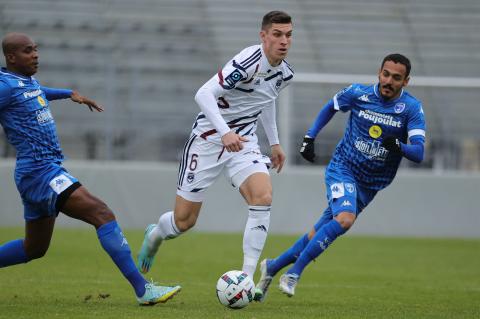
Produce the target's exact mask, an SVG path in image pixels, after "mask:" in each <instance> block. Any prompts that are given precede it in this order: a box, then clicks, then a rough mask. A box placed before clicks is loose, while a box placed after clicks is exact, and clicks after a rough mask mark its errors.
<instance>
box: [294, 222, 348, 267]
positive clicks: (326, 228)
mask: <svg viewBox="0 0 480 319" xmlns="http://www.w3.org/2000/svg"><path fill="white" fill-rule="evenodd" d="M345 232H346V230H345V229H343V228H342V226H340V223H339V222H337V221H336V220H335V219H332V220H331V221H330V222H328V223H326V224H324V225H323V226H322V227H321V228H320V229H319V230H318V231H317V233H316V234H315V236H313V238H312V240H310V242H309V243H308V244H307V247H305V249H304V250H303V251H302V253H301V254H300V257H298V258H297V261H296V262H295V264H294V265H293V266H292V267H291V268H290V269H289V270H287V274H296V275H298V276H300V275H301V274H302V272H303V270H304V269H305V267H306V266H307V265H308V264H309V263H310V262H311V261H312V260H313V259H315V258H317V257H318V256H319V255H320V254H321V253H323V252H324V251H325V249H327V248H328V246H330V245H331V244H332V243H333V241H334V240H335V239H337V237H338V236H340V235H342V234H344V233H345Z"/></svg>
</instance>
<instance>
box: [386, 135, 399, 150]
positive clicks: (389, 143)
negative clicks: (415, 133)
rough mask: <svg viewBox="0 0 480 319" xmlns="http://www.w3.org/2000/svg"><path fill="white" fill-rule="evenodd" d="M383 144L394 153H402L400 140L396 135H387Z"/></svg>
mask: <svg viewBox="0 0 480 319" xmlns="http://www.w3.org/2000/svg"><path fill="white" fill-rule="evenodd" d="M382 146H383V147H384V148H385V149H386V150H388V151H389V152H392V153H401V151H402V149H401V146H400V141H399V140H398V138H396V137H394V136H386V137H385V138H384V139H383V141H382Z"/></svg>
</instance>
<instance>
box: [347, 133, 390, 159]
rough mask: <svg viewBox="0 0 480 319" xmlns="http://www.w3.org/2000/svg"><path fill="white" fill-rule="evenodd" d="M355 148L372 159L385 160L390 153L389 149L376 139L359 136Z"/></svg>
mask: <svg viewBox="0 0 480 319" xmlns="http://www.w3.org/2000/svg"><path fill="white" fill-rule="evenodd" d="M355 148H356V149H357V150H358V151H360V152H361V153H362V154H364V155H366V156H367V157H368V158H370V159H376V160H381V161H384V160H385V159H386V158H387V155H388V151H387V150H386V149H385V148H384V147H382V146H381V143H380V142H379V141H376V140H373V141H372V140H369V141H367V140H363V139H362V138H361V137H358V138H357V140H356V141H355Z"/></svg>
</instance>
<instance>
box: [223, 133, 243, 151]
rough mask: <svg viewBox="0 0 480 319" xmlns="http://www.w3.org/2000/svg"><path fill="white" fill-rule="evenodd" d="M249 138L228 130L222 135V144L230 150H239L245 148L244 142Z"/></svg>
mask: <svg viewBox="0 0 480 319" xmlns="http://www.w3.org/2000/svg"><path fill="white" fill-rule="evenodd" d="M247 141H248V139H247V138H245V137H243V136H240V135H238V134H237V133H235V132H232V131H230V132H228V133H227V134H225V135H223V136H222V144H223V146H225V149H226V150H227V151H228V152H238V151H240V150H242V149H243V145H242V143H243V142H247Z"/></svg>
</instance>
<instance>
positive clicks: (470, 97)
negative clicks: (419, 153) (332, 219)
mask: <svg viewBox="0 0 480 319" xmlns="http://www.w3.org/2000/svg"><path fill="white" fill-rule="evenodd" d="M270 10H284V11H286V12H288V13H289V14H291V15H292V17H293V20H294V37H293V45H292V49H291V51H290V53H289V56H288V58H287V60H288V62H289V63H290V64H292V66H293V68H294V69H295V72H296V82H295V83H294V84H292V85H291V86H290V87H289V88H288V90H286V92H283V93H282V96H281V97H280V99H279V102H278V108H277V113H278V123H279V125H278V126H279V130H280V136H281V142H282V144H283V146H284V148H285V149H286V150H287V152H288V155H289V159H288V164H289V167H288V168H287V169H286V177H283V178H284V180H282V183H283V184H281V185H282V186H283V185H285V184H287V183H290V184H295V183H297V182H296V181H299V182H298V183H300V182H302V183H303V182H304V180H303V179H300V180H298V179H297V178H299V177H298V175H295V174H294V173H292V172H297V171H298V170H300V171H301V172H303V173H301V174H300V175H302V174H303V175H302V176H304V177H301V178H309V176H311V175H312V174H315V181H318V185H322V184H323V181H322V180H321V178H319V177H318V174H319V173H318V172H320V170H319V169H312V167H311V166H310V164H308V163H307V162H305V161H303V160H302V159H301V158H300V156H299V154H298V148H299V146H300V143H301V141H302V137H303V135H304V133H305V131H306V129H307V128H308V127H309V125H310V124H311V123H312V121H313V120H314V118H315V116H316V115H317V112H318V110H319V109H320V107H321V106H322V105H323V104H324V103H325V102H326V101H327V100H328V99H329V98H331V97H332V96H333V94H335V93H336V92H337V91H338V90H340V89H341V88H343V87H345V86H347V85H349V84H350V83H352V82H361V83H373V82H375V81H376V74H377V72H378V69H379V67H380V63H381V60H382V58H383V57H384V56H385V55H387V54H389V53H395V52H398V53H402V54H404V55H406V56H407V57H409V58H410V60H411V62H412V73H411V77H412V80H411V85H410V86H409V87H408V91H410V92H411V93H412V94H413V95H415V96H416V97H418V98H419V99H420V100H422V101H423V106H424V111H425V114H426V119H427V145H426V158H425V161H424V162H423V163H422V164H420V165H417V164H413V163H411V162H409V161H407V160H404V161H403V163H402V169H401V172H400V174H399V175H400V177H399V179H400V180H401V181H400V182H399V185H401V186H396V187H402V190H401V191H402V193H401V194H402V196H403V195H405V194H406V193H405V192H408V189H409V185H412V183H413V184H414V185H419V182H420V183H421V182H422V181H424V180H425V178H430V177H431V176H436V177H437V178H439V179H433V180H432V181H431V184H428V185H427V186H425V187H426V188H422V189H420V190H419V191H420V192H425V191H427V192H428V190H429V189H430V188H429V185H435V186H437V185H446V186H453V190H452V191H453V192H454V193H453V195H452V193H450V191H446V190H445V191H442V188H441V187H440V188H439V189H438V190H436V191H435V192H430V196H431V200H432V201H434V200H435V199H438V198H443V199H444V200H445V201H450V205H451V208H448V209H446V210H445V212H444V214H445V215H447V214H451V213H452V210H453V211H457V210H458V211H462V212H463V211H465V210H471V212H470V213H469V214H471V215H469V216H468V218H467V220H466V221H465V223H466V225H467V226H468V225H471V226H472V229H471V234H473V235H474V236H480V234H479V231H478V229H477V228H478V226H480V220H479V217H477V215H478V214H475V213H474V212H475V211H476V207H474V206H473V204H470V202H469V201H473V198H470V195H471V196H473V197H474V196H475V194H477V192H478V189H479V188H480V182H479V181H480V179H479V178H478V171H479V170H480V125H479V123H480V112H479V111H478V105H477V102H478V101H480V32H479V31H480V2H479V1H478V0H395V1H393V0H364V1H361V2H359V1H355V0H335V1H333V0H295V1H293V0H275V1H273V0H268V1H257V0H245V1H232V0H226V1H223V0H222V1H220V0H136V1H131V0H0V33H1V34H5V33H6V32H9V31H21V32H26V33H28V34H30V35H31V36H32V38H33V39H34V40H35V41H36V42H37V43H38V45H39V52H40V70H39V73H38V74H37V75H36V78H37V79H38V80H39V81H40V82H41V83H42V84H43V85H45V86H51V87H65V88H73V89H77V90H79V91H80V92H81V93H82V94H84V95H87V96H90V97H92V98H94V99H96V100H97V101H98V102H100V103H101V104H102V105H104V106H105V108H106V112H105V113H103V114H92V113H90V112H88V110H87V109H85V108H82V107H77V105H75V104H72V103H71V102H70V101H60V102H55V103H54V104H52V112H53V114H54V116H55V119H56V123H57V128H58V132H59V136H60V140H61V142H62V148H63V149H64V151H65V154H66V156H67V157H68V158H69V159H71V160H88V161H89V162H86V163H92V162H90V161H91V160H99V161H102V162H103V161H112V160H113V161H122V162H125V163H126V165H127V167H129V168H131V169H138V168H139V167H143V168H145V167H156V168H158V166H155V165H157V164H158V163H161V164H159V165H161V168H158V169H160V170H162V172H163V173H162V174H173V175H172V182H171V183H170V188H169V194H170V195H171V196H170V197H168V198H169V201H167V203H166V204H165V205H167V206H171V205H170V204H171V203H172V200H171V198H173V196H174V185H175V182H174V178H175V177H174V175H175V173H174V172H175V171H176V163H177V162H178V160H179V159H180V156H181V151H182V148H183V143H184V142H185V141H186V138H187V137H188V135H189V133H190V128H191V125H192V124H193V120H194V118H195V115H196V114H197V113H198V111H199V108H198V106H197V105H196V104H195V102H194V100H193V97H194V95H195V93H196V91H197V89H198V88H199V87H200V86H201V85H202V84H203V83H204V82H205V81H206V80H208V79H209V78H210V77H211V76H212V75H213V74H214V73H216V71H217V70H218V69H219V68H221V67H222V66H223V65H224V63H226V61H228V60H229V59H230V58H231V57H232V56H233V55H234V54H236V53H237V52H239V51H240V50H241V49H243V48H244V47H246V46H250V45H253V44H258V43H259V42H260V40H259V37H258V32H259V29H260V22H261V18H262V16H263V15H264V14H265V13H266V12H268V11H270ZM2 63H3V62H2ZM346 118H347V117H346V115H343V114H338V115H336V116H335V117H334V119H333V120H332V121H331V122H330V123H329V124H328V126H327V127H326V128H325V129H324V130H323V131H322V132H321V133H320V135H319V136H318V138H317V140H316V143H317V146H316V150H317V155H318V158H319V160H318V161H317V163H316V165H326V164H327V163H328V160H329V159H330V156H331V154H332V152H333V149H334V148H335V145H336V144H337V142H338V141H339V139H340V138H341V136H342V134H343V129H344V125H345V121H346ZM259 127H261V125H260V126H259ZM0 134H3V132H2V133H0ZM259 136H260V138H261V140H263V142H265V141H266V139H265V137H264V135H263V130H262V128H260V129H259ZM263 145H266V143H263ZM264 151H265V152H266V153H268V152H269V149H268V148H266V149H264ZM0 156H1V157H3V158H14V156H15V154H14V150H13V149H12V148H11V147H10V146H9V145H8V144H7V143H6V140H5V138H4V137H2V138H0ZM147 162H148V163H147ZM116 163H117V162H116ZM132 163H136V164H132ZM115 165H119V164H118V163H117V164H115ZM307 165H308V167H307ZM85 166H87V167H88V166H90V167H92V164H85ZM10 167H12V165H10V166H9V168H10ZM105 167H107V168H109V167H111V166H108V165H107V166H105ZM105 167H104V169H105ZM132 167H133V168H132ZM163 169H166V171H168V172H169V173H165V172H164V171H163ZM99 170H100V171H102V169H101V168H99ZM120 170H125V167H123V168H121V169H120ZM172 172H173V173H172ZM10 174H11V172H10ZM289 174H290V175H289ZM77 175H82V173H81V170H80V169H78V170H77ZM404 175H405V176H413V178H414V180H409V179H408V178H407V180H405V179H402V178H403V176H404ZM88 176H90V175H87V177H84V178H88ZM164 176H165V175H164ZM445 176H447V177H448V178H449V180H448V181H445V180H441V178H445ZM472 176H473V177H476V179H473V180H472V178H473V177H472ZM106 178H107V180H111V179H112V177H106ZM163 180H164V179H163ZM452 180H454V181H455V182H456V183H458V184H452ZM403 181H406V182H405V183H404V182H403ZM5 183H9V184H12V180H11V179H8V180H7V181H5V182H2V185H3V184H5ZM442 183H445V184H442ZM394 184H395V183H394ZM315 185H316V184H315ZM10 186H11V187H13V185H10ZM10 186H9V187H10ZM274 186H275V185H274ZM282 186H280V187H279V188H280V189H281V188H282ZM2 187H3V186H2ZM105 187H108V186H105ZM321 187H323V186H318V187H316V188H315V193H314V194H312V196H316V197H317V198H318V197H323V196H324V194H323V191H322V190H321ZM459 188H460V190H459ZM466 188H468V189H467V190H465V189H466ZM3 189H4V188H3ZM162 189H163V188H162ZM318 189H320V191H321V192H322V193H319V191H318ZM289 191H292V190H287V191H286V193H281V194H286V195H287V193H288V192H289ZM455 192H457V193H458V196H455V194H457V193H455ZM231 193H235V192H231ZM444 194H449V195H448V196H444ZM234 195H235V196H237V197H239V196H238V195H237V194H234ZM297 195H298V196H301V194H300V193H299V194H297ZM394 195H397V197H398V194H394V193H391V195H385V196H387V198H388V196H391V198H395V196H394ZM112 196H113V198H112V201H118V200H119V198H118V197H119V196H118V194H117V195H112ZM295 196H296V195H295ZM405 196H406V195H405ZM402 198H404V196H403V197H402ZM451 198H456V200H452V199H451ZM298 200H299V201H302V200H303V199H302V198H301V197H300V198H299V199H298ZM420 202H421V203H420ZM320 203H321V204H324V202H320ZM415 203H417V202H416V201H415V200H413V203H412V204H411V205H410V207H409V210H412V211H419V210H424V209H425V206H421V205H425V201H424V200H423V201H422V200H421V199H418V205H420V206H418V205H417V206H415ZM144 204H145V203H143V205H144ZM239 204H240V205H241V202H240V203H239ZM387 204H388V203H385V204H384V206H382V207H380V208H379V210H385V207H390V206H391V205H390V206H388V205H387ZM129 205H132V204H131V203H128V204H126V205H124V206H122V209H124V210H127V211H128V210H129V208H128V206H129ZM285 205H287V203H285ZM305 205H307V206H308V205H311V207H312V209H313V207H316V210H319V209H318V206H319V203H318V202H317V201H313V202H312V203H307V204H305ZM462 205H463V206H462ZM125 206H127V208H125ZM308 207H310V206H308ZM442 207H443V208H445V203H444V202H440V204H438V207H437V208H435V209H433V208H431V207H430V208H429V209H430V211H432V213H436V211H437V210H438V209H440V208H442ZM148 209H150V210H155V211H154V212H152V213H151V216H157V215H158V210H161V209H163V207H157V206H154V208H152V207H149V208H148ZM132 210H133V208H132ZM142 210H143V209H142ZM399 212H400V213H402V212H403V211H402V210H399ZM316 214H318V213H316ZM243 215H245V214H243ZM243 215H242V216H243ZM155 218H156V217H155ZM471 218H473V220H472V219H471ZM312 219H313V217H312ZM141 222H143V220H142V219H140V222H139V224H140V223H141ZM302 222H303V221H302ZM426 222H427V220H426ZM299 223H300V222H299ZM305 223H306V222H305ZM133 225H134V226H139V225H136V224H133ZM301 225H302V227H304V225H303V223H302V224H301ZM242 227H243V225H242ZM295 229H297V228H295ZM298 229H300V224H299V227H298ZM407 229H408V225H407V226H406V228H405V230H407ZM400 233H402V232H400ZM403 233H405V231H404V232H403ZM407 233H408V231H407ZM459 233H460V234H461V232H459ZM440 235H441V234H440Z"/></svg>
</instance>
